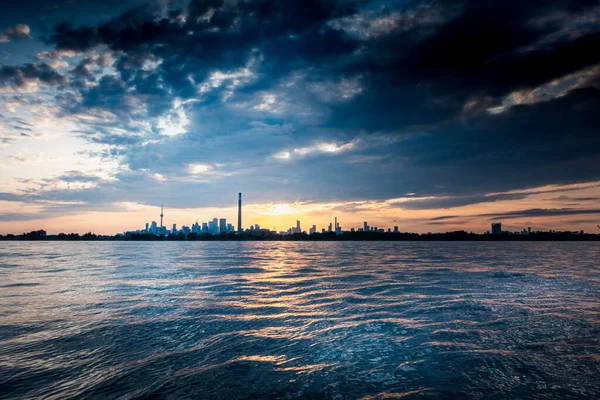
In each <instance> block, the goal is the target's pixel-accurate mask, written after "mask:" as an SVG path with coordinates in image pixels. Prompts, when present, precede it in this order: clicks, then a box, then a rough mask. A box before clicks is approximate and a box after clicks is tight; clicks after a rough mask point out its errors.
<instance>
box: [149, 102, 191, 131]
mask: <svg viewBox="0 0 600 400" xmlns="http://www.w3.org/2000/svg"><path fill="white" fill-rule="evenodd" d="M189 123H190V120H189V118H188V117H187V114H186V112H185V109H184V107H183V103H182V102H181V101H177V100H175V102H174V108H173V109H172V110H171V111H170V112H169V113H167V114H166V115H163V116H161V117H159V118H158V123H157V125H156V127H157V128H158V129H159V131H160V133H161V134H162V135H165V136H177V135H181V134H183V133H186V132H187V127H188V125H189Z"/></svg>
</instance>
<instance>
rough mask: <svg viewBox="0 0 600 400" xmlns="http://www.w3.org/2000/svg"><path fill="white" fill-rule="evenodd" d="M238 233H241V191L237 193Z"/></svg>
mask: <svg viewBox="0 0 600 400" xmlns="http://www.w3.org/2000/svg"><path fill="white" fill-rule="evenodd" d="M238 233H242V193H241V192H240V193H239V194H238Z"/></svg>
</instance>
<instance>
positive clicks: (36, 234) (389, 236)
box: [0, 230, 600, 242]
mask: <svg viewBox="0 0 600 400" xmlns="http://www.w3.org/2000/svg"><path fill="white" fill-rule="evenodd" d="M0 240H2V241H11V240H12V241H165V242H170V241H361V240H364V241H372V240H377V241H473V242H477V241H520V242H531V241H600V235H597V234H589V233H581V232H531V234H528V235H517V234H513V233H509V232H504V233H502V234H478V233H472V232H466V231H455V232H444V233H426V234H419V233H409V232H343V233H341V234H339V233H338V234H336V233H335V232H325V233H313V234H310V235H309V234H307V233H294V234H289V235H280V234H277V233H274V232H269V231H258V232H243V233H221V234H218V235H211V234H210V233H202V234H198V233H189V234H187V235H185V234H183V233H179V234H178V235H167V236H165V235H160V236H157V235H154V234H150V233H133V234H126V235H121V234H119V235H114V236H111V235H97V234H95V233H92V232H88V233H85V234H83V235H80V234H79V233H59V234H57V235H49V234H47V232H46V231H44V230H37V231H31V232H26V233H22V234H20V235H13V234H8V235H0Z"/></svg>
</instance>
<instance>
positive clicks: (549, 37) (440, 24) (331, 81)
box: [0, 0, 600, 222]
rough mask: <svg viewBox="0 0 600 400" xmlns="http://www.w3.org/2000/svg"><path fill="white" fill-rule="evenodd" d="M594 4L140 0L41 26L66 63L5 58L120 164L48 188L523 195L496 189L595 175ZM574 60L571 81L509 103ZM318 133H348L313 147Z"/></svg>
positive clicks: (59, 194)
mask: <svg viewBox="0 0 600 400" xmlns="http://www.w3.org/2000/svg"><path fill="white" fill-rule="evenodd" d="M598 10H599V7H598V4H597V2H595V1H588V0H580V1H566V0H564V1H563V0H557V1H553V2H546V3H544V4H539V2H533V3H524V2H519V1H515V0H508V1H504V2H496V3H493V4H491V3H490V2H483V3H482V2H481V1H476V0H447V1H409V2H401V3H394V2H379V1H377V2H375V1H373V2H369V1H360V2H349V1H343V0H340V1H329V0H323V1H319V0H310V1H293V2H283V3H278V2H271V1H258V0H257V1H240V2H234V3H232V2H226V1H219V0H208V1H196V0H192V1H190V2H187V3H185V4H183V5H181V4H179V5H178V4H172V5H170V6H169V7H166V8H165V7H162V8H161V7H159V6H156V5H148V4H144V5H141V6H138V7H133V8H131V9H130V10H129V11H127V12H124V13H118V15H112V16H110V18H103V19H99V20H98V21H91V22H90V21H86V22H85V23H80V22H79V21H77V19H76V18H75V20H74V21H67V22H64V21H63V22H61V23H59V24H57V25H56V26H54V27H52V28H49V30H48V31H47V32H46V33H45V35H44V43H45V44H46V45H47V46H50V47H49V48H48V49H47V50H48V51H49V53H48V54H63V53H64V54H67V53H70V54H72V55H74V58H73V59H72V60H70V61H71V62H70V64H69V67H68V68H63V69H58V70H55V69H53V68H52V67H51V66H49V65H47V64H44V63H41V64H20V65H5V66H2V67H0V86H2V87H6V88H12V89H15V90H21V89H25V88H26V87H27V86H28V85H29V86H30V85H39V86H47V87H52V86H54V87H56V92H55V95H54V97H53V99H52V100H51V101H50V103H51V105H52V106H54V107H57V108H58V109H59V110H60V111H59V115H60V116H69V117H80V120H79V129H78V130H76V131H74V132H72V133H74V134H76V135H79V136H81V137H83V138H85V139H86V140H89V141H90V142H92V143H95V144H102V145H106V146H107V148H108V149H107V150H106V153H105V154H104V156H105V157H107V158H118V159H119V161H120V162H121V163H123V164H124V165H126V166H127V167H128V168H124V169H123V170H122V171H119V172H118V173H116V174H115V176H114V178H116V180H112V181H102V180H97V181H95V182H94V184H95V186H94V187H93V188H89V189H84V190H77V191H60V190H53V191H51V192H48V193H46V194H45V195H44V196H49V197H52V198H55V199H65V200H69V201H84V202H89V203H93V204H98V203H99V202H101V201H139V202H148V203H150V202H154V203H156V202H158V201H159V200H160V198H161V197H164V193H186V195H185V196H173V199H172V200H171V202H172V204H174V205H175V206H182V207H184V206H198V205H219V204H223V203H225V201H224V200H223V198H224V194H227V195H228V194H229V193H234V194H235V193H236V192H237V191H238V190H244V191H245V193H248V194H249V196H251V197H252V198H254V199H256V200H257V201H264V200H286V201H293V200H298V199H299V200H306V201H328V200H356V199H372V200H383V199H389V198H396V197H403V196H404V194H405V193H408V192H412V193H416V194H417V196H420V197H426V196H432V197H434V198H432V199H426V200H415V201H411V202H403V203H398V204H397V207H400V208H404V209H410V210H412V209H415V210H416V209H443V208H454V207H461V206H466V205H470V204H477V203H482V202H490V201H500V200H519V199H522V198H524V197H526V196H527V194H526V193H517V194H515V193H510V194H495V195H489V193H506V192H508V191H514V190H518V189H525V188H532V187H536V186H542V185H549V184H571V183H580V182H590V181H597V180H600V170H599V169H598V168H597V165H598V162H599V161H600V153H599V151H598V149H600V136H599V135H598V127H599V126H600V115H599V114H598V113H597V112H596V110H597V109H599V108H600V107H599V106H600V104H599V99H600V89H599V87H600V85H599V84H598V83H599V80H598V76H597V74H598V72H597V71H599V70H600V69H597V68H596V67H595V66H597V65H600V53H598V52H597V51H595V48H596V46H597V43H598V39H599V38H600V22H599V21H600V20H599V19H598V18H594V16H596V15H597V13H598ZM582 21H585V23H584V22H582ZM61 52H62V53H61ZM42 58H43V57H42ZM595 68H596V69H595ZM582 70H584V71H587V72H586V74H588V75H589V76H587V75H586V79H581V82H580V83H579V84H578V85H577V86H573V87H567V88H562V87H561V86H560V85H557V86H558V87H560V88H562V89H561V90H558V89H556V90H557V91H556V92H551V93H549V94H547V95H545V96H543V97H536V96H530V98H528V100H527V101H523V102H521V103H518V102H513V103H510V104H507V103H506V102H505V99H506V98H507V96H513V97H518V96H517V95H516V94H515V93H517V94H518V95H519V96H525V95H523V94H522V93H528V91H531V90H535V88H537V87H539V86H540V85H545V84H548V83H549V82H553V81H555V80H557V79H561V78H562V77H564V76H565V75H567V74H580V73H581V71H582ZM11 124H12V125H11V126H13V127H14V129H17V128H16V126H20V127H23V129H21V130H25V129H24V128H26V125H22V124H20V125H17V124H14V123H11ZM11 139H12V137H6V138H4V139H3V140H7V141H8V142H10V140H11ZM319 143H321V144H323V143H326V144H329V145H332V144H333V145H335V146H342V145H343V144H347V143H356V145H354V146H352V148H351V149H350V148H348V150H345V151H339V152H336V151H334V152H329V153H328V152H326V151H321V152H319V151H312V152H311V151H308V150H306V149H311V148H315V146H318V145H319ZM278 154H279V155H282V154H283V155H284V157H279V158H277V157H275V155H278ZM286 154H289V157H286V156H285V155H286ZM194 165H202V166H203V167H202V168H203V171H204V172H203V173H198V171H199V170H198V168H197V171H196V173H194V172H193V171H194V167H193V166H194ZM202 168H201V169H202ZM76 176H77V175H73V176H72V177H71V178H69V177H67V176H63V177H57V178H56V179H58V180H61V181H63V182H67V181H68V180H69V179H76V178H75V177H76ZM82 178H83V177H82ZM148 187H155V188H156V191H148ZM574 201H584V200H574ZM433 222H435V221H433Z"/></svg>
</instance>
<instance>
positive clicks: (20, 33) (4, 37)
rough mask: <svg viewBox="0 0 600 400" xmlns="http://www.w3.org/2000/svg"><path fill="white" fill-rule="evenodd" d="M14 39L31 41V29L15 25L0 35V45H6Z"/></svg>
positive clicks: (23, 25)
mask: <svg viewBox="0 0 600 400" xmlns="http://www.w3.org/2000/svg"><path fill="white" fill-rule="evenodd" d="M15 39H31V29H30V28H29V26H28V25H25V24H17V25H15V26H13V27H11V28H8V29H5V30H4V31H3V32H2V33H0V43H8V42H10V41H11V40H15Z"/></svg>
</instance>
